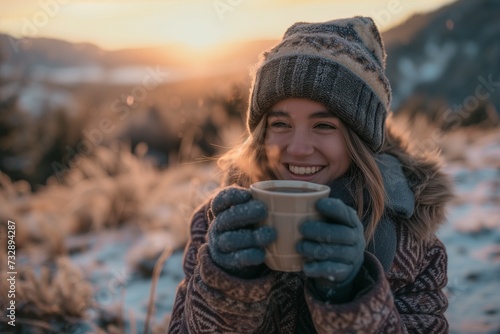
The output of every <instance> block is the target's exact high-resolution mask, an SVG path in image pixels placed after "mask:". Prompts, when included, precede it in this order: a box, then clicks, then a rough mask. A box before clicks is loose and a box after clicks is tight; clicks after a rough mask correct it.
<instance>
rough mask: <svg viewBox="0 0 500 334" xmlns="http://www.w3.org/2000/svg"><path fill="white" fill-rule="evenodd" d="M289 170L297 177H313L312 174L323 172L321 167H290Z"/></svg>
mask: <svg viewBox="0 0 500 334" xmlns="http://www.w3.org/2000/svg"><path fill="white" fill-rule="evenodd" d="M288 170H289V171H290V172H292V173H294V174H297V175H311V174H314V173H317V172H319V171H320V170H321V167H319V166H315V167H298V166H292V165H288Z"/></svg>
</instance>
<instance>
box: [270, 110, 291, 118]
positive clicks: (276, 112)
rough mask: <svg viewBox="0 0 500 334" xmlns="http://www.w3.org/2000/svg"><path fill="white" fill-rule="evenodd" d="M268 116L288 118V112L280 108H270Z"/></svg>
mask: <svg viewBox="0 0 500 334" xmlns="http://www.w3.org/2000/svg"><path fill="white" fill-rule="evenodd" d="M268 116H269V117H273V116H274V117H288V118H290V114H289V113H287V112H285V111H282V110H271V111H270V112H269V115H268Z"/></svg>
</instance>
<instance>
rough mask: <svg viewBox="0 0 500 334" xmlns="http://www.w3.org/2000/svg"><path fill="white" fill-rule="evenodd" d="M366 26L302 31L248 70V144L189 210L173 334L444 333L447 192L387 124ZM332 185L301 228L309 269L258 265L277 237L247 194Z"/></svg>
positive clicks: (385, 91)
mask: <svg viewBox="0 0 500 334" xmlns="http://www.w3.org/2000/svg"><path fill="white" fill-rule="evenodd" d="M384 68H385V51H384V47H383V44H382V41H381V38H380V35H379V32H378V30H377V28H376V26H375V24H374V23H373V21H372V20H371V19H370V18H365V17H355V18H350V19H342V20H333V21H329V22H325V23H296V24H294V25H293V26H292V27H290V28H289V29H288V30H287V32H286V33H285V35H284V37H283V40H282V41H281V42H280V43H279V44H277V45H276V46H275V47H274V48H272V49H271V50H269V51H267V52H265V53H264V54H263V58H262V60H261V62H260V64H259V65H258V66H257V68H256V71H255V74H254V82H253V85H252V90H251V99H250V106H249V111H248V114H247V127H248V132H249V136H248V138H247V139H246V141H245V142H244V143H243V144H242V145H240V146H238V147H236V148H234V149H233V150H232V151H231V152H229V153H228V154H227V155H226V156H224V157H223V158H222V159H221V161H220V163H221V166H222V167H223V170H224V171H225V172H226V185H227V186H228V187H226V188H224V189H223V190H221V191H220V192H219V193H218V194H217V195H216V196H215V197H214V198H213V199H212V200H211V201H209V202H207V203H206V204H205V205H203V206H202V207H201V208H200V209H199V210H197V211H196V212H195V214H194V215H193V218H192V223H191V239H190V242H189V244H188V245H187V248H186V253H185V259H184V270H185V274H186V277H185V279H184V280H183V281H182V282H181V284H180V285H179V288H178V291H177V297H176V301H175V305H174V310H173V313H172V319H171V323H170V331H169V332H170V333H426V334H427V333H445V332H447V331H448V323H447V321H446V319H445V317H444V315H443V313H444V311H445V310H446V307H447V299H446V296H445V295H444V293H443V291H442V289H443V288H444V286H445V285H446V281H447V277H446V266H447V257H446V251H445V248H444V246H443V244H442V243H441V242H440V241H439V240H438V239H437V238H436V236H435V235H434V233H435V231H436V229H437V228H438V226H439V224H441V223H442V222H443V221H444V208H445V204H446V202H447V201H448V200H449V199H450V198H451V183H450V181H449V180H448V178H447V177H445V176H444V175H443V174H442V173H441V172H440V171H439V168H438V165H437V164H436V162H435V161H434V160H433V159H432V157H431V156H428V157H426V158H425V159H424V158H417V157H415V156H412V155H411V154H410V151H409V149H408V147H407V146H408V145H407V144H406V143H404V141H403V140H402V139H400V138H397V136H395V135H394V134H392V133H391V132H390V130H391V129H390V125H387V126H386V116H387V114H388V112H389V105H390V100H391V91H390V85H389V82H388V80H387V78H386V76H385V74H384ZM266 179H292V180H305V181H310V182H315V183H321V184H326V185H329V186H330V187H331V194H330V197H329V198H326V199H321V200H319V201H318V202H317V205H316V207H317V209H318V211H319V212H320V214H321V216H322V217H323V218H322V219H321V221H308V222H305V223H303V224H302V225H301V227H300V232H301V233H302V236H303V239H302V240H301V241H299V242H298V243H297V245H296V249H297V251H298V252H299V253H300V254H301V255H303V256H304V259H305V265H304V267H303V271H301V272H296V273H285V272H277V271H273V270H270V269H269V268H268V267H267V266H266V265H265V264H264V255H265V251H264V248H265V247H266V246H267V245H269V244H270V243H272V242H273V241H274V240H275V239H276V233H275V231H274V230H273V229H272V228H269V227H256V225H257V224H258V223H259V222H260V221H262V219H264V218H265V216H266V214H267V212H266V208H265V206H264V205H263V203H262V202H260V201H257V200H253V199H252V197H251V194H250V193H249V191H248V190H247V188H248V187H249V185H250V184H251V183H253V182H256V181H260V180H266Z"/></svg>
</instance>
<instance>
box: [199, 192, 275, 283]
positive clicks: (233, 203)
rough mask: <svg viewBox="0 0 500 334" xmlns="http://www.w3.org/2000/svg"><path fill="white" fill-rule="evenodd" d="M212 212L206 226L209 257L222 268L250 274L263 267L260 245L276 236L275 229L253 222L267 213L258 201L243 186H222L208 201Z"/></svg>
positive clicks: (262, 254)
mask: <svg viewBox="0 0 500 334" xmlns="http://www.w3.org/2000/svg"><path fill="white" fill-rule="evenodd" d="M211 211H212V214H213V216H214V219H213V221H212V222H211V224H210V226H209V228H208V246H209V252H210V256H211V257H212V260H213V261H214V262H215V263H216V264H217V265H218V266H219V267H220V268H222V269H223V270H225V271H227V272H229V273H231V274H233V275H236V276H240V277H245V278H251V277H254V276H257V275H258V274H259V273H260V272H261V271H262V270H263V269H265V265H264V264H263V263H264V258H265V255H266V253H265V250H264V248H265V247H266V246H268V245H269V244H270V243H272V242H273V241H275V240H276V231H275V230H274V229H273V228H271V227H267V226H261V227H256V224H258V223H259V222H261V221H262V220H264V218H266V216H267V209H266V207H265V205H264V203H262V202H261V201H258V200H253V199H252V195H251V193H250V192H249V191H248V190H246V189H243V188H236V187H229V188H225V189H223V190H222V191H221V192H219V194H217V196H215V198H214V199H213V200H212V203H211Z"/></svg>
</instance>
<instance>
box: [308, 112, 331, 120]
mask: <svg viewBox="0 0 500 334" xmlns="http://www.w3.org/2000/svg"><path fill="white" fill-rule="evenodd" d="M308 118H309V119H316V118H335V116H334V115H333V114H332V113H331V112H329V111H326V110H325V111H317V112H313V113H312V114H310V115H309V117H308Z"/></svg>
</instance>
